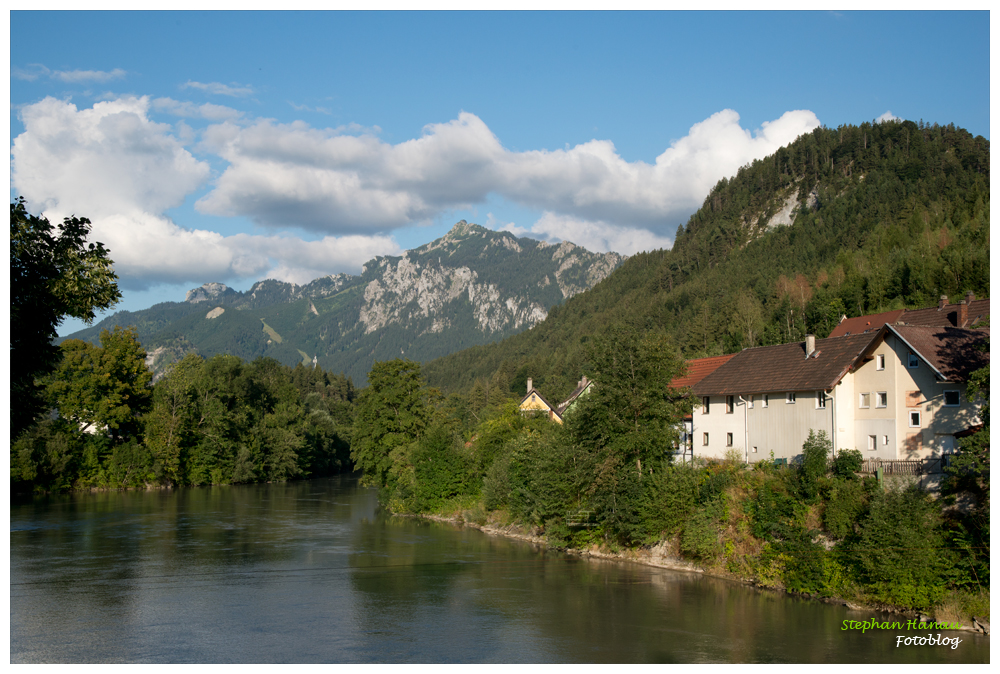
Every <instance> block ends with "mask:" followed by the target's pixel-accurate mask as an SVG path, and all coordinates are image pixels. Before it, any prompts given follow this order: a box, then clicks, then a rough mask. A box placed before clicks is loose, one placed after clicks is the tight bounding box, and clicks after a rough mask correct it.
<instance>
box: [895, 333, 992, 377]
mask: <svg viewBox="0 0 1000 674" xmlns="http://www.w3.org/2000/svg"><path fill="white" fill-rule="evenodd" d="M889 329H890V330H892V331H893V332H895V333H896V334H897V335H899V337H900V338H902V340H903V341H904V342H906V343H907V344H908V345H909V346H910V348H912V349H913V350H914V351H915V352H917V353H918V354H919V355H920V356H921V357H922V358H923V359H924V360H925V361H926V362H927V363H928V364H929V365H930V366H931V367H933V368H934V369H935V370H937V371H938V372H940V373H941V374H942V375H944V376H945V377H946V378H947V379H948V381H967V380H968V378H969V375H970V374H971V373H973V372H975V371H976V370H978V369H979V368H981V367H985V366H986V365H989V364H990V354H989V352H988V351H987V352H985V353H984V352H983V351H981V350H980V347H981V346H983V345H986V344H988V343H989V339H990V331H989V330H988V329H987V330H963V329H962V328H934V327H923V326H916V325H890V326H889Z"/></svg>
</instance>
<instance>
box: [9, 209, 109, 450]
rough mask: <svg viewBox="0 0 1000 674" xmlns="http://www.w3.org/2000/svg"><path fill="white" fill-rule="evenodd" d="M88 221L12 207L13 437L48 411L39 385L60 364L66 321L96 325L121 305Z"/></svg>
mask: <svg viewBox="0 0 1000 674" xmlns="http://www.w3.org/2000/svg"><path fill="white" fill-rule="evenodd" d="M89 233H90V221H89V220H88V219H87V218H77V217H72V218H66V219H64V220H63V222H62V224H60V225H59V226H58V228H56V227H53V226H52V224H51V223H49V221H48V219H46V218H44V217H41V216H35V215H31V214H30V213H28V212H27V209H26V208H25V206H24V200H23V199H18V200H17V201H15V202H13V203H11V205H10V286H11V292H10V324H11V331H10V367H11V370H10V398H11V412H10V416H11V436H12V437H17V436H18V435H19V434H20V433H21V432H23V431H24V430H25V429H26V428H27V427H28V426H30V425H31V423H32V422H33V421H34V419H35V418H36V417H37V416H38V415H39V414H40V413H41V411H42V410H43V408H44V400H43V395H42V391H41V388H40V386H39V384H38V383H37V380H38V379H39V378H40V377H42V376H44V375H45V374H47V373H49V372H51V371H52V370H53V369H54V368H55V366H56V364H57V362H58V361H59V357H60V351H59V348H58V347H56V346H54V345H53V341H54V340H55V338H56V328H57V327H58V325H59V323H60V322H61V321H62V319H63V318H64V317H66V316H72V317H74V318H79V319H82V320H84V321H87V322H90V321H93V319H94V317H95V312H96V311H99V310H102V309H108V308H110V307H111V306H113V305H114V304H115V302H117V301H118V300H119V299H121V293H120V292H119V290H118V285H117V283H116V280H117V276H116V275H115V273H114V271H113V269H112V266H111V259H110V258H109V257H108V250H107V249H106V248H105V247H104V245H103V244H101V243H100V242H97V243H90V244H88V243H87V235H88V234H89Z"/></svg>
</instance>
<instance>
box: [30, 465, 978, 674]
mask: <svg viewBox="0 0 1000 674" xmlns="http://www.w3.org/2000/svg"><path fill="white" fill-rule="evenodd" d="M10 530H11V533H10V626H11V627H10V657H11V662H14V663H21V662H49V663H77V662H138V663H179V662H221V663H226V662H231V663H242V662H337V663H340V662H342V663H372V662H383V663H438V662H472V663H491V662H546V663H578V662H579V663H605V662H627V663H641V662H651V663H703V662H721V663H745V662H759V663H763V662H768V663H770V662H793V663H794V662H824V663H829V662H843V663H848V662H898V663H939V662H940V663H945V662H955V663H958V662H963V663H964V662H989V640H988V637H983V636H980V635H975V634H972V633H969V632H945V633H944V635H945V636H946V637H949V638H954V637H958V638H960V639H961V643H959V644H958V646H957V648H954V649H953V648H950V647H947V646H941V645H934V646H929V645H924V646H916V645H911V646H899V647H897V646H896V636H897V635H907V636H913V635H919V634H926V632H919V631H912V630H909V631H908V630H905V629H904V630H887V631H886V630H883V631H871V630H869V631H866V632H864V633H862V632H861V631H859V630H847V631H845V630H842V629H841V628H842V626H843V621H844V620H864V619H868V620H872V619H876V618H877V619H880V620H898V619H900V618H897V617H891V616H888V615H884V614H876V613H869V612H861V611H853V610H849V609H847V608H844V607H840V606H833V605H829V604H824V603H820V602H815V601H809V600H802V599H797V598H793V597H788V596H785V595H782V594H778V593H773V592H762V591H759V590H754V589H752V588H748V587H744V586H741V585H739V584H735V583H731V582H728V581H723V580H719V579H714V578H707V577H704V576H700V575H697V574H690V573H681V572H673V571H666V570H662V569H655V568H650V567H645V566H641V565H636V564H629V563H622V562H613V561H606V560H593V559H587V558H580V557H577V556H572V555H567V554H563V553H559V552H554V551H550V550H545V549H542V548H540V547H538V546H535V545H532V544H530V543H525V542H523V541H516V540H508V539H504V538H499V537H494V536H489V535H486V534H484V533H482V532H479V531H476V530H474V529H466V528H462V527H458V526H454V525H450V524H442V523H437V522H427V521H422V520H416V519H410V518H399V517H391V516H386V515H384V514H383V513H381V512H380V511H379V509H378V507H377V501H376V498H375V494H374V492H373V491H372V490H369V489H364V488H360V487H358V485H357V483H356V481H355V480H353V479H351V478H349V477H341V478H331V479H323V480H311V481H303V482H289V483H283V484H266V485H249V486H234V487H209V488H196V489H182V490H176V491H151V492H105V493H94V494H91V493H87V494H74V495H64V496H52V497H46V498H36V499H34V500H33V501H31V502H30V503H20V504H17V503H15V504H13V505H12V506H11V516H10Z"/></svg>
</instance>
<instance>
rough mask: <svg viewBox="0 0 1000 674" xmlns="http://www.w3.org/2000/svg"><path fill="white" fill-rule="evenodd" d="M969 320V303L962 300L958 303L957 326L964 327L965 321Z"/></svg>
mask: <svg viewBox="0 0 1000 674" xmlns="http://www.w3.org/2000/svg"><path fill="white" fill-rule="evenodd" d="M968 320H969V305H968V304H966V303H965V300H962V301H961V302H959V303H958V327H960V328H964V327H965V323H966V321H968Z"/></svg>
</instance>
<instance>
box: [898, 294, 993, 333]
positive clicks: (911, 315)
mask: <svg viewBox="0 0 1000 674" xmlns="http://www.w3.org/2000/svg"><path fill="white" fill-rule="evenodd" d="M958 309H959V305H958V304H946V305H944V307H942V308H941V309H938V308H937V307H930V308H927V309H914V310H912V311H910V310H907V312H906V313H905V314H903V318H902V320H903V323H905V324H906V325H922V326H927V327H943V326H948V325H951V326H954V327H956V328H968V327H971V326H973V325H975V324H976V323H977V322H978V321H979V320H981V319H983V318H985V317H986V316H989V315H990V301H989V300H972V302H971V303H969V305H968V311H967V317H966V320H965V322H964V323H963V324H962V325H959V320H958Z"/></svg>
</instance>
